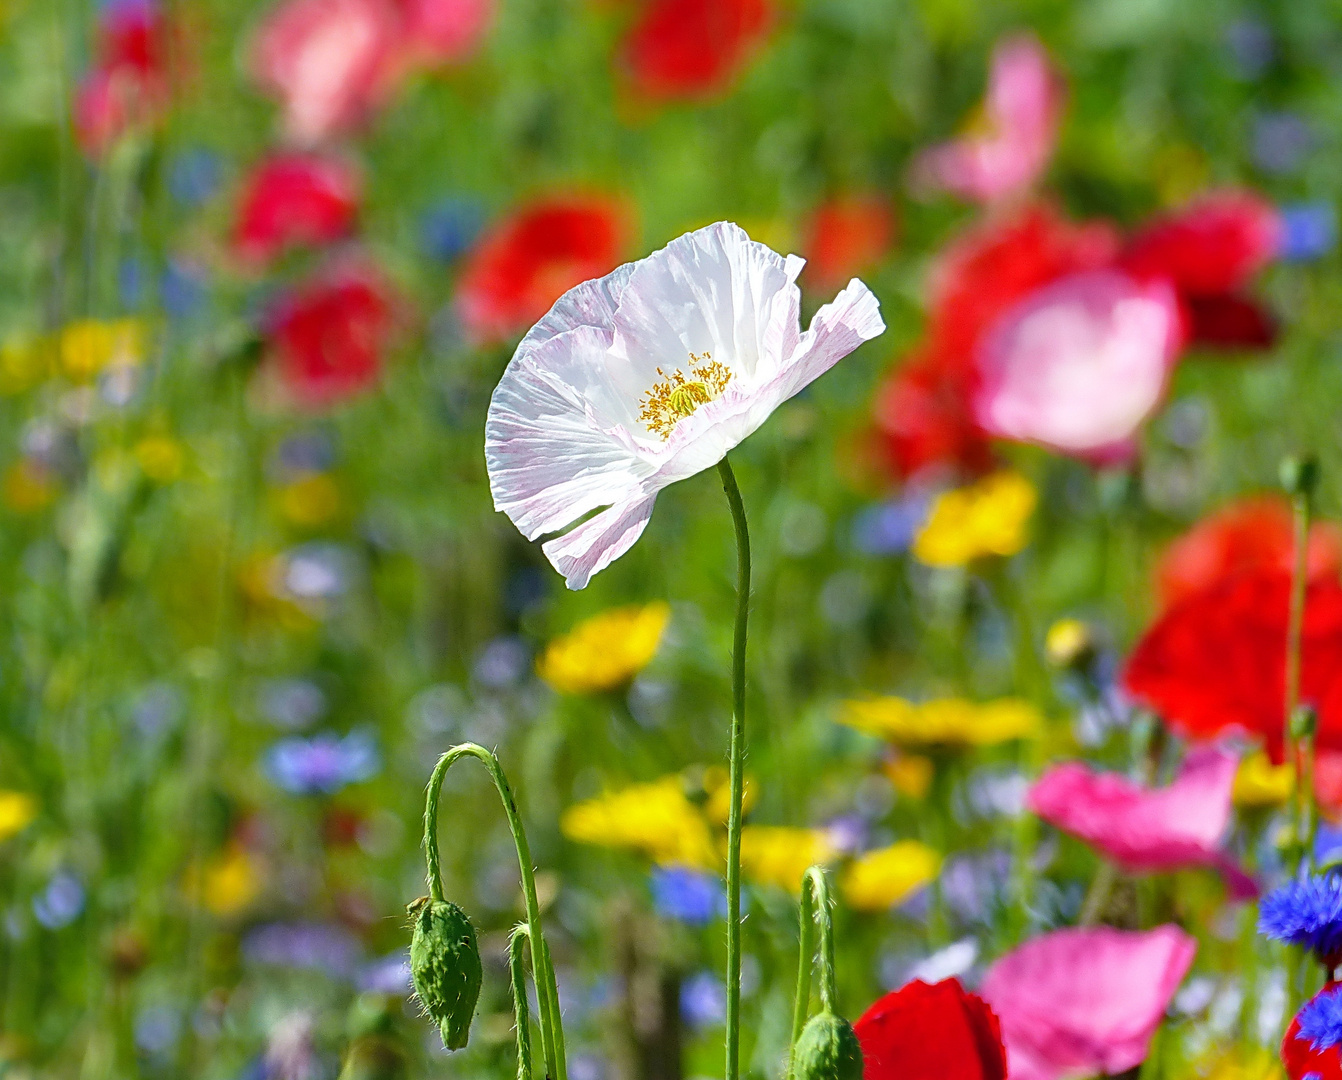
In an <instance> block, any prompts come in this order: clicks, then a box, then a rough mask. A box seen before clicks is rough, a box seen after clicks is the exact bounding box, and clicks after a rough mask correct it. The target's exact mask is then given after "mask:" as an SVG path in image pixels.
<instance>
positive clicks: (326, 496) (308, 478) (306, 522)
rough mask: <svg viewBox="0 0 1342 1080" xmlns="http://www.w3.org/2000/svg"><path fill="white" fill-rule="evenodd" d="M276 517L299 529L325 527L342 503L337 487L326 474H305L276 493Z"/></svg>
mask: <svg viewBox="0 0 1342 1080" xmlns="http://www.w3.org/2000/svg"><path fill="white" fill-rule="evenodd" d="M276 496H277V497H276V501H277V503H278V505H279V510H280V513H281V514H282V515H283V516H284V518H285V519H286V520H287V521H288V522H289V523H290V524H291V525H297V526H298V527H299V528H303V529H315V528H318V527H319V526H322V525H326V524H328V523H330V522H331V521H332V520H334V519H335V518H336V516H337V515H339V513H340V510H341V503H342V501H343V500H342V499H341V497H340V485H339V484H337V483H336V482H335V480H334V479H332V477H331V476H330V474H328V473H322V472H314V473H306V474H305V475H303V476H300V477H299V478H298V479H297V480H294V481H291V482H290V483H288V484H285V485H284V487H282V488H280V489H279V491H278V492H277V493H276Z"/></svg>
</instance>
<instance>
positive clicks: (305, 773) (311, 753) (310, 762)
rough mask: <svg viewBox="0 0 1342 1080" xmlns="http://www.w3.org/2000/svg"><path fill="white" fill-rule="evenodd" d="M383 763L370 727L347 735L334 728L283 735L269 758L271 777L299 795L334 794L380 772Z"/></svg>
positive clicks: (271, 750)
mask: <svg viewBox="0 0 1342 1080" xmlns="http://www.w3.org/2000/svg"><path fill="white" fill-rule="evenodd" d="M380 767H381V759H380V757H379V755H378V750H377V743H376V742H374V740H373V737H372V735H370V734H369V733H368V732H366V731H352V732H350V733H349V734H348V735H346V736H345V737H344V738H343V739H341V738H337V737H336V736H335V735H332V734H331V733H330V732H322V733H320V734H318V735H314V736H313V737H312V738H310V739H304V738H302V737H301V736H294V737H292V738H289V739H281V740H280V741H279V742H277V743H275V745H274V746H272V747H271V748H270V750H269V751H268V752H267V753H266V758H265V768H266V772H267V773H268V774H269V776H270V778H271V779H272V780H273V781H275V783H276V784H278V785H279V786H280V787H282V788H283V789H284V790H285V791H289V792H292V793H293V794H295V795H332V794H334V793H335V792H337V791H339V790H340V789H341V788H343V787H344V786H345V785H347V784H355V783H358V782H359V781H360V780H367V779H369V778H370V777H373V776H376V775H377V771H378V769H379V768H380Z"/></svg>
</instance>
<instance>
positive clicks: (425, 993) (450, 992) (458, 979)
mask: <svg viewBox="0 0 1342 1080" xmlns="http://www.w3.org/2000/svg"><path fill="white" fill-rule="evenodd" d="M406 911H407V912H409V914H410V919H411V925H412V926H413V928H414V935H413V937H412V938H411V939H410V977H411V979H412V980H413V981H414V984H415V993H416V994H417V995H418V996H419V1001H420V1004H421V1005H422V1006H423V1008H424V1012H425V1014H426V1015H427V1016H429V1017H431V1018H432V1019H434V1020H435V1021H437V1023H438V1030H439V1031H441V1032H442V1034H443V1045H444V1046H446V1047H447V1048H448V1049H449V1050H460V1049H461V1048H462V1047H463V1046H465V1045H466V1039H467V1036H468V1035H469V1034H470V1030H471V1020H472V1019H473V1018H474V1016H475V1002H476V1000H477V999H478V998H479V996H480V979H481V976H482V972H481V970H480V947H479V945H477V944H476V941H475V929H474V927H472V926H471V920H470V919H468V918H467V917H466V913H465V912H464V911H462V910H461V908H459V907H457V905H456V904H453V903H452V902H450V901H448V900H431V899H429V898H428V897H427V896H421V897H420V898H419V899H418V900H416V901H414V902H413V903H412V904H410V905H409V906H408V907H407V908H406Z"/></svg>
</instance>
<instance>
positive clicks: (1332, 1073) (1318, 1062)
mask: <svg viewBox="0 0 1342 1080" xmlns="http://www.w3.org/2000/svg"><path fill="white" fill-rule="evenodd" d="M1339 985H1342V984H1339V983H1337V982H1336V981H1330V982H1328V984H1327V985H1326V986H1324V988H1323V989H1322V990H1320V991H1319V994H1326V993H1330V992H1332V991H1334V990H1336V989H1337V987H1338V986H1339ZM1317 996H1318V995H1316V997H1317ZM1308 1007H1309V1006H1308V1005H1306V1006H1305V1008H1308ZM1302 1011H1303V1010H1302ZM1281 1063H1282V1064H1283V1065H1285V1066H1286V1075H1287V1076H1288V1077H1290V1080H1306V1077H1311V1076H1312V1077H1315V1078H1317V1080H1342V1047H1338V1046H1328V1047H1325V1048H1324V1049H1322V1050H1315V1049H1314V1046H1313V1044H1312V1043H1311V1042H1310V1041H1309V1040H1308V1039H1305V1038H1302V1037H1301V1036H1300V1016H1299V1014H1298V1013H1297V1014H1296V1015H1295V1016H1294V1017H1292V1019H1291V1026H1290V1027H1288V1028H1287V1029H1286V1037H1285V1038H1283V1039H1282V1040H1281Z"/></svg>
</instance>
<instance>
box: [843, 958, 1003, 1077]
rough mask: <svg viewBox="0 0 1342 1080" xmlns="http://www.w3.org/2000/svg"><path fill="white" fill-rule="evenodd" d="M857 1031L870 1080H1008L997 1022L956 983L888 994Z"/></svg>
mask: <svg viewBox="0 0 1342 1080" xmlns="http://www.w3.org/2000/svg"><path fill="white" fill-rule="evenodd" d="M853 1030H854V1031H856V1032H857V1038H858V1041H859V1042H860V1043H861V1044H862V1060H863V1077H864V1080H1006V1050H1005V1048H1004V1047H1003V1046H1002V1032H1001V1028H1000V1026H999V1025H998V1022H997V1017H996V1016H995V1015H994V1014H993V1011H992V1009H990V1008H989V1007H988V1005H987V1003H986V1002H984V1000H983V999H982V998H980V997H977V996H976V995H974V994H970V993H966V992H965V989H964V987H962V986H961V985H960V983H959V981H958V980H956V979H946V980H945V981H943V982H939V983H932V984H931V985H929V984H927V983H925V982H922V981H921V980H915V981H914V982H911V983H909V984H908V985H907V986H905V987H903V988H902V989H900V990H896V991H894V992H893V993H889V994H886V995H885V997H883V998H881V999H880V1000H879V1001H877V1002H876V1003H875V1004H873V1005H872V1006H871V1008H869V1009H868V1010H867V1011H866V1012H864V1013H863V1014H862V1017H861V1019H860V1020H858V1021H857V1023H855V1024H854V1025H853Z"/></svg>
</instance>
